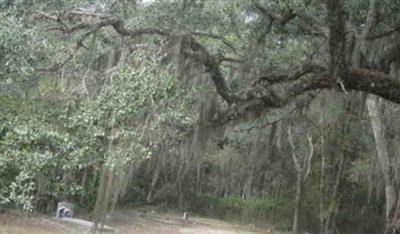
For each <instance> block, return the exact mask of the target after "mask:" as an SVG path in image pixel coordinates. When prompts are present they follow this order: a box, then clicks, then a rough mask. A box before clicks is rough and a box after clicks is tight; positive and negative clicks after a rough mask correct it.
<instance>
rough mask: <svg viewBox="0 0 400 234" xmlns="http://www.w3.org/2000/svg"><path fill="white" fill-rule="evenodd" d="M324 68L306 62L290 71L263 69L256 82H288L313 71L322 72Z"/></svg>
mask: <svg viewBox="0 0 400 234" xmlns="http://www.w3.org/2000/svg"><path fill="white" fill-rule="evenodd" d="M324 70H325V69H324V68H323V67H321V66H319V65H317V64H314V63H311V62H307V63H305V64H302V65H300V66H298V67H296V68H294V69H292V70H290V71H277V70H276V69H274V70H264V71H262V72H261V77H260V78H259V80H258V81H257V82H268V83H269V84H274V83H281V82H288V81H293V80H296V79H299V78H300V77H302V76H304V75H306V74H308V73H313V72H314V73H315V72H322V71H324Z"/></svg>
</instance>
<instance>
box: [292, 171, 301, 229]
mask: <svg viewBox="0 0 400 234" xmlns="http://www.w3.org/2000/svg"><path fill="white" fill-rule="evenodd" d="M302 174H303V171H297V180H296V197H295V207H294V216H293V228H292V231H293V233H299V215H300V210H301V203H302V201H301V199H302V193H303V176H302Z"/></svg>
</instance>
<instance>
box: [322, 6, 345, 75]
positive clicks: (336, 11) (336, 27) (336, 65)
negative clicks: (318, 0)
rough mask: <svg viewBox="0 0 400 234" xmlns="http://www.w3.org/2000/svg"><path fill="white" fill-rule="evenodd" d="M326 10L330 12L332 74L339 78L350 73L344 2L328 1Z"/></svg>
mask: <svg viewBox="0 0 400 234" xmlns="http://www.w3.org/2000/svg"><path fill="white" fill-rule="evenodd" d="M326 8H327V10H328V16H327V20H328V28H329V53H330V64H329V66H330V73H331V75H332V76H334V77H336V78H338V77H341V76H342V75H343V74H344V75H345V73H347V71H348V65H347V64H346V31H345V11H344V6H343V0H326Z"/></svg>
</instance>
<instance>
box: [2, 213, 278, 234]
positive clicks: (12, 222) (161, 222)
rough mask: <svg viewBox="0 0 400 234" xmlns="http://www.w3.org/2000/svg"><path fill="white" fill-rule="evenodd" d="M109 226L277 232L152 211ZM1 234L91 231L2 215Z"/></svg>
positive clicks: (122, 230) (204, 233)
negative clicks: (187, 219)
mask: <svg viewBox="0 0 400 234" xmlns="http://www.w3.org/2000/svg"><path fill="white" fill-rule="evenodd" d="M107 223H108V224H109V225H111V226H113V227H115V228H116V229H117V232H116V233H118V234H257V233H275V232H271V231H269V230H260V229H255V228H254V227H252V226H251V225H250V226H243V225H242V226H241V225H235V224H231V223H228V222H224V221H220V220H215V219H206V218H200V217H191V218H190V219H189V221H185V222H184V221H183V220H182V219H181V218H180V217H179V216H178V215H177V214H174V213H158V212H154V211H153V212H149V213H147V214H145V215H143V214H142V213H140V212H137V211H136V212H135V211H118V212H116V213H113V214H110V215H109V216H108V222H107ZM249 229H252V230H249ZM0 233H1V234H77V233H88V230H84V229H77V228H76V227H74V226H73V225H71V224H66V223H63V222H60V221H57V220H55V219H53V218H51V217H47V216H30V217H26V216H24V215H16V214H7V215H6V214H2V215H0Z"/></svg>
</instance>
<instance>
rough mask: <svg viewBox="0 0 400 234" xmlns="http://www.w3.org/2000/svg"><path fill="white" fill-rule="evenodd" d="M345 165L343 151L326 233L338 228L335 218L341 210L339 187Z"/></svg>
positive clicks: (326, 224) (325, 228)
mask: <svg viewBox="0 0 400 234" xmlns="http://www.w3.org/2000/svg"><path fill="white" fill-rule="evenodd" d="M344 165H345V154H344V153H342V155H341V156H340V160H339V164H338V168H337V173H336V178H335V185H334V187H333V191H332V201H331V203H330V205H329V208H328V213H327V215H326V219H325V225H324V234H331V233H334V231H335V229H336V226H335V219H336V215H337V213H338V210H339V204H340V197H339V188H340V183H341V178H342V175H343V169H344Z"/></svg>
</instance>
